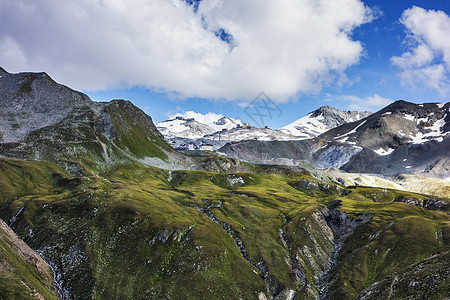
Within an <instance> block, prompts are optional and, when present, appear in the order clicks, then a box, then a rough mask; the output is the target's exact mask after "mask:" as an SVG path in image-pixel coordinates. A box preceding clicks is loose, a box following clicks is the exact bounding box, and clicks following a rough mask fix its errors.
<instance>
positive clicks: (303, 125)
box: [281, 105, 371, 139]
mask: <svg viewBox="0 0 450 300" xmlns="http://www.w3.org/2000/svg"><path fill="white" fill-rule="evenodd" d="M370 114H371V113H370V112H368V111H364V112H359V111H342V110H339V109H336V108H334V107H331V106H328V105H326V106H322V107H320V108H319V109H317V110H315V111H313V112H310V113H309V114H308V115H307V116H305V117H303V118H301V119H298V120H297V121H294V122H292V123H291V124H289V125H286V126H284V127H283V128H281V130H282V131H284V132H286V133H288V134H291V135H294V136H298V137H301V138H304V139H309V138H314V137H316V136H318V135H320V134H322V133H324V132H326V131H328V130H330V129H332V128H335V127H338V126H340V125H342V124H345V123H351V122H355V121H358V120H360V119H362V118H365V117H367V116H369V115H370Z"/></svg>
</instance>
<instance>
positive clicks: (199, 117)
mask: <svg viewBox="0 0 450 300" xmlns="http://www.w3.org/2000/svg"><path fill="white" fill-rule="evenodd" d="M175 117H184V118H186V119H189V118H193V119H195V120H196V121H197V122H200V123H203V124H207V125H214V122H216V121H218V120H219V119H221V118H223V117H224V116H223V115H222V114H216V113H213V112H208V113H206V114H202V113H197V112H194V111H192V110H189V111H186V112H184V113H176V114H174V115H170V117H169V119H174V118H175ZM230 120H232V121H233V122H235V123H238V124H242V121H241V120H240V119H233V118H230Z"/></svg>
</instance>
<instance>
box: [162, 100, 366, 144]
mask: <svg viewBox="0 0 450 300" xmlns="http://www.w3.org/2000/svg"><path fill="white" fill-rule="evenodd" d="M368 115H370V112H357V111H342V110H339V109H336V108H333V107H331V106H322V107H320V108H319V109H317V110H315V111H313V112H311V113H309V114H308V115H307V116H306V117H303V118H301V119H299V120H297V121H295V122H293V123H291V124H289V125H287V126H285V127H283V128H281V129H271V128H257V127H253V126H251V124H245V125H244V124H243V123H242V122H241V120H237V119H233V118H229V117H221V118H220V119H217V120H214V121H212V122H209V123H201V122H200V121H199V120H195V119H194V118H183V117H181V116H180V117H177V118H175V119H171V120H167V121H163V122H157V123H156V124H155V125H156V127H157V128H158V130H159V131H160V132H161V133H162V134H163V136H164V138H165V139H166V140H167V141H169V143H171V144H172V145H174V146H175V147H176V148H177V147H180V146H181V145H184V147H187V146H188V145H192V146H193V147H194V148H195V149H203V148H205V147H204V145H209V147H212V149H214V150H217V149H218V148H220V147H222V146H224V145H225V144H226V143H227V142H236V141H244V140H258V141H289V140H303V139H309V138H313V137H316V136H318V135H320V134H322V133H324V132H326V131H327V130H330V129H332V128H334V127H337V126H339V125H342V124H345V123H348V122H353V121H357V120H360V119H361V118H364V117H366V116H368Z"/></svg>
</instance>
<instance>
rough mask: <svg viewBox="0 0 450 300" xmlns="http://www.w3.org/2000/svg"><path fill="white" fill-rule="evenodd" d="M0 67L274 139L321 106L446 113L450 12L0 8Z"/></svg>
mask: <svg viewBox="0 0 450 300" xmlns="http://www.w3.org/2000/svg"><path fill="white" fill-rule="evenodd" d="M0 66H1V67H3V68H4V69H5V70H7V71H8V72H12V73H16V72H23V71H32V72H35V71H36V72H40V71H45V72H47V73H48V74H49V75H50V76H51V77H52V78H53V79H55V80H56V81H57V82H59V83H62V84H64V85H67V86H69V87H71V88H73V89H76V90H80V91H83V92H84V93H86V94H87V95H89V96H90V97H91V99H93V100H96V101H109V100H112V99H126V100H130V101H131V102H133V103H134V104H135V105H137V106H138V107H140V108H141V109H142V110H144V111H145V112H146V113H147V114H149V115H150V116H151V117H152V118H153V120H154V121H162V120H166V119H168V118H170V117H172V116H174V115H175V114H177V113H178V114H179V113H181V114H183V113H186V112H189V111H193V112H196V113H201V114H204V115H207V116H215V115H214V114H216V115H223V116H229V117H232V118H239V119H241V120H242V121H244V122H251V123H253V124H255V125H259V126H264V125H267V126H269V127H271V128H280V127H282V126H285V125H287V124H289V123H291V122H293V121H294V120H296V119H299V118H301V117H303V116H305V115H306V114H307V113H308V112H310V111H312V110H314V109H317V108H318V107H320V106H322V105H331V106H334V107H336V108H339V109H345V110H368V111H372V112H375V111H377V110H378V109H380V108H382V107H384V106H386V105H388V104H389V103H391V102H392V101H395V100H399V99H403V100H407V101H411V102H414V103H423V102H447V101H449V98H450V1H448V0H426V1H425V0H417V1H409V0H402V1H392V0H389V1H386V0H370V1H369V0H367V1H361V0H246V1H242V0H78V1H68V0H59V1H56V0H0ZM191 114H192V113H191Z"/></svg>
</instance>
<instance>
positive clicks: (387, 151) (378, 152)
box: [373, 148, 395, 156]
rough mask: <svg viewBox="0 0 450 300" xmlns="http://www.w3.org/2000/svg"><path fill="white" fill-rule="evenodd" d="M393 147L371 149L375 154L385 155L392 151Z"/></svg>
mask: <svg viewBox="0 0 450 300" xmlns="http://www.w3.org/2000/svg"><path fill="white" fill-rule="evenodd" d="M394 150H395V149H392V148H389V149H388V150H384V149H383V148H380V149H378V150H373V151H375V153H376V154H378V155H381V156H385V155H389V154H391V153H392V152H394Z"/></svg>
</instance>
